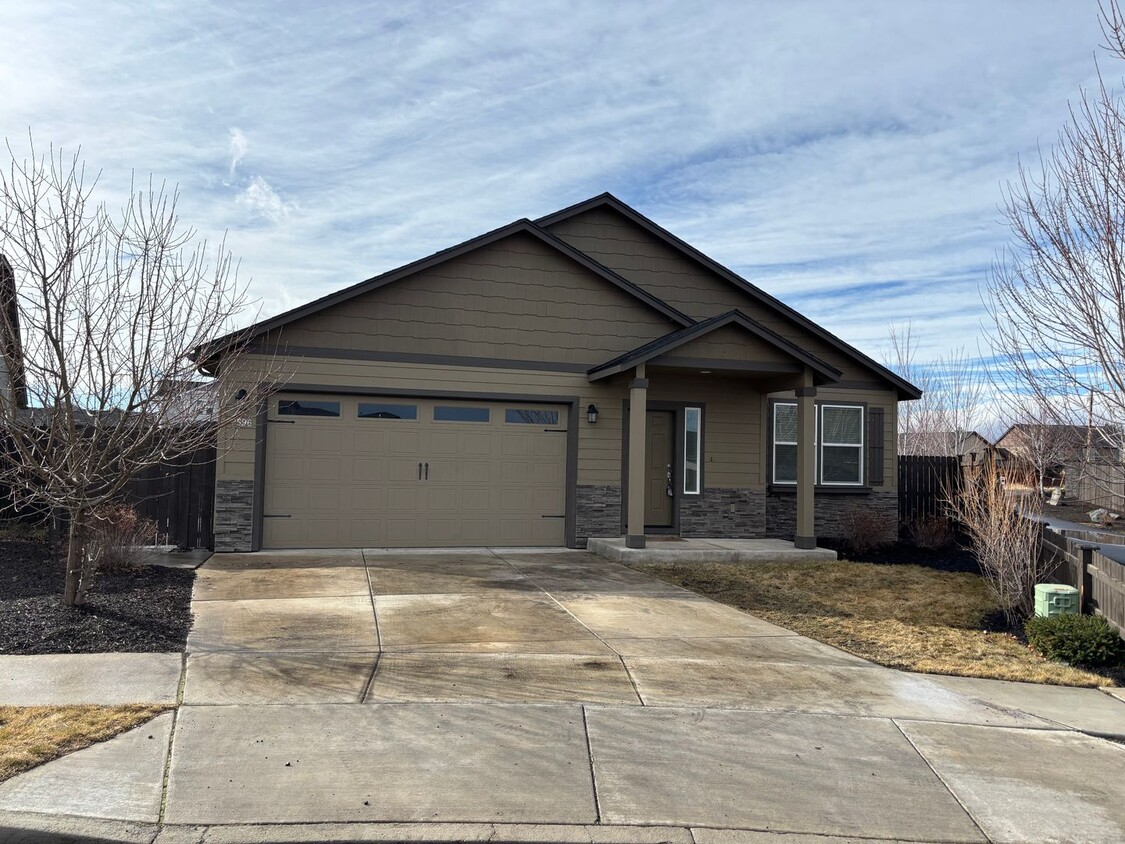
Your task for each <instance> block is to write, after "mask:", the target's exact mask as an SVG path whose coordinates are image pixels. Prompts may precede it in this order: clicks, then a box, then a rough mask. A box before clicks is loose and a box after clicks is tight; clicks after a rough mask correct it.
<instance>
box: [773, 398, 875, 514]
mask: <svg viewBox="0 0 1125 844" xmlns="http://www.w3.org/2000/svg"><path fill="white" fill-rule="evenodd" d="M777 404H794V405H795V404H797V399H796V398H776V397H775V398H771V399H770V400H769V403H768V405H767V408H766V486H767V488H769V489H771V490H772V488H773V487H777V488H778V491H781V490H784V489H792V490H795V489H796V488H797V482H796V481H775V480H774V475H773V446H774V441H773V408H774V405H777ZM824 405H830V406H832V407H859V408H862V409H863V420H862V422H861V423H860V433H861V435H862V437H863V446H862V448H861V450H860V455H859V469H860V473H861V475H860V482H859V483H858V484H849V483H828V484H826V483H822V482H821V475H820V471H821V464H822V463H823V461H822V460H821V459H820V449H821V447H822V446H823V443H822V442H821V436H820V409H821V408H822V407H823V406H824ZM813 406H814V407H815V408H816V448H815V449H814V451H815V454H816V487H815V489H816V491H817V492H818V493H819V492H821V491H824V492H830V491H832V490H844V491H850V490H856V491H858V492H860V493H862V492H863V491H864V490H868V491H870V490H871V489H872V487H870V486H869V485H868V483H867V459H868V451H869V449H868V443H867V428H866V426H867V419H868V402H865V401H847V400H845V399H817V400H815V401H814V402H813ZM798 436H799V434H798Z"/></svg>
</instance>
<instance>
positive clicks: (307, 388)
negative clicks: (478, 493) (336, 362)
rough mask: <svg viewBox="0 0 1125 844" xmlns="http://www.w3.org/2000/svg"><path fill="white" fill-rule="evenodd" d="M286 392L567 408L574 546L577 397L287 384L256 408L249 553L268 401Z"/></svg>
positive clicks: (569, 543) (258, 517) (260, 509)
mask: <svg viewBox="0 0 1125 844" xmlns="http://www.w3.org/2000/svg"><path fill="white" fill-rule="evenodd" d="M285 393H333V394H336V395H346V396H391V397H401V398H419V399H457V400H461V399H467V400H475V401H491V402H524V403H527V404H557V405H562V406H565V407H566V409H567V431H566V481H565V483H566V490H565V499H566V524H565V528H564V532H563V536H564V542H565V543H566V547H568V548H575V547H577V544H578V542H577V535H578V531H577V527H578V526H577V519H576V514H577V511H578V425H579V417H578V408H579V403H580V401H581V398H580V397H579V396H552V395H538V394H534V395H529V394H526V393H501V392H495V393H493V392H473V391H467V390H416V389H404V388H401V387H398V388H395V387H375V386H368V387H355V386H350V387H347V386H340V385H338V384H286V385H285V386H284V387H282V388H280V389H278V390H277V391H276V392H274V393H272V394H270V395H269V396H266V397H265V398H264V399H262V402H261V404H260V406H259V407H258V418H257V424H256V425H255V432H256V437H255V443H254V501H253V525H252V526H251V531H252V544H251V550H253V551H260V550H262V534H263V522H264V521H265V518H264V517H265V509H264V508H265V495H266V438H267V436H268V432H269V425H268V424H267V423H268V418H269V407H270V402H271V401H274V400H276V399H277V397H278V396H280V395H284V394H285Z"/></svg>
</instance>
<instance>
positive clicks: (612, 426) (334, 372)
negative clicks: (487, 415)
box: [218, 357, 627, 484]
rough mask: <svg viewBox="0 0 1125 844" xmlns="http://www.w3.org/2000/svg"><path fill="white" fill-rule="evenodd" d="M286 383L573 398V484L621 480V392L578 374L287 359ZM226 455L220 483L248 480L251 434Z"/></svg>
mask: <svg viewBox="0 0 1125 844" xmlns="http://www.w3.org/2000/svg"><path fill="white" fill-rule="evenodd" d="M285 372H286V376H287V383H289V384H294V385H297V384H305V385H313V384H315V385H327V386H334V387H341V388H361V389H363V390H364V391H365V392H367V391H369V392H370V393H371V394H372V395H377V394H379V392H380V390H417V391H422V392H438V393H465V392H469V393H504V394H514V395H531V396H559V397H560V398H570V397H572V396H578V397H579V399H580V402H579V403H580V406H579V423H578V425H579V436H578V483H580V484H618V483H620V482H621V464H620V460H621V418H622V408H623V400H624V397H625V395H626V392H627V390H626V388H625V387H624V386H623V385H602V384H590V383H588V382H587V380H586V376H584V375H582V374H580V373H560V372H539V371H528V370H515V369H488V368H478V367H442V366H433V365H428V364H399V363H384V362H376V361H360V360H337V359H326V358H313V357H302V358H290V359H288V360H287V362H286V364H285ZM224 377H225V379H226V380H227V381H228V382H229V384H228V386H225V387H224V389H231V390H233V389H237V383H238V376H237V372H236V371H230V372H228V373H226V374H225V376H224ZM589 404H596V405H597V406H598V411H599V413H598V422H597V424H595V425H590V424H589V423H588V422H586V406H587V405H589ZM228 437H229V438H228V439H227V440H226V441H224V442H225V444H227V445H228V451H227V452H226V453H225V454H224V455H223V456H222V457H221V458H220V461H219V471H218V477H219V479H238V480H249V479H252V478H253V466H254V431H253V429H252V428H251V429H237V428H236V429H231V434H229V435H228Z"/></svg>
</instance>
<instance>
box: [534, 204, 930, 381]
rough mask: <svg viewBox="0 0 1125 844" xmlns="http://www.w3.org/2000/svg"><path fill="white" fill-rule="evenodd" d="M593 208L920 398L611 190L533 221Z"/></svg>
mask: <svg viewBox="0 0 1125 844" xmlns="http://www.w3.org/2000/svg"><path fill="white" fill-rule="evenodd" d="M595 208H612V209H613V210H614V211H616V212H617V213H618V214H620V215H622V216H623V217H625V218H626V219H628V220H629V221H631V222H633V223H635V224H636V225H638V226H640V227H641V228H642V229H644V230H646V231H647V232H649V233H650V234H652V235H653V236H655V237H656V238H658V239H659V240H662V241H663V242H664V243H665V244H667V245H668V246H671V247H672V248H673V249H676V250H678V251H679V252H681V253H682V254H684V255H686V256H687V257H688V258H690V259H691V260H693V261H695V262H696V263H697V264H699V265H701V266H702V267H704V268H705V269H707V270H710V271H711V272H713V273H714V274H715V275H717V276H719V277H720V278H722V279H723V280H724V281H726V282H728V283H729V284H732V285H734V286H735V287H737V288H738V289H739V290H741V291H743V292H744V293H746V294H748V295H749V296H751V297H753V298H754V299H756V300H757V301H759V302H761V303H762V304H763V305H766V306H767V307H769V308H772V309H774V310H776V311H778V312H780V313H781V314H783V315H784V316H786V317H788V318H789V319H790V320H792V321H793V322H795V323H797V324H798V325H800V326H801V327H802V328H804V329H805V330H807V331H809V332H810V333H812V334H814V335H816V336H817V337H819V338H820V339H822V340H824V341H825V342H826V343H828V344H829V345H831V346H833V347H834V348H836V349H837V350H839V351H840V352H841V353H843V354H845V355H847V356H848V357H850V358H852V359H853V360H855V361H857V362H858V363H860V364H861V365H863V366H864V367H866V368H868V369H871V370H874V371H875V372H876V373H877V374H878V375H880V376H881V377H882V378H884V379H885V380H887V381H889V382H890V383H891V384H892V385H894V387H895V389H897V390H898V392H899V396H900V398H910V399H917V398H921V397H922V391H921V390H919V389H918V388H917V387H915V386H914V385H913V384H911V383H910V382H909V381H907V380H906V379H905V378H901V377H899V376H898V375H896V374H895V373H894V372H892V371H891V370H889V369H887V367H885V366H883V365H882V364H880V363H878V362H876V361H875V360H873V359H872V358H870V357H868V356H867V355H865V354H864V353H863V352H861V351H859V349H857V348H855V347H854V346H851V345H849V344H848V343H845V342H844V341H843V340H841V339H840V338H839V337H837V336H836V335H834V334H832V333H831V332H829V331H827V330H825V329H824V328H821V327H820V326H819V325H817V324H816V323H815V322H813V321H812V320H810V319H809V318H808V317H805V316H802V315H801V314H799V313H798V312H797V311H795V310H793V309H792V308H790V307H789V306H788V305H786V304H785V303H783V302H782V301H780V300H779V299H775V298H774V297H773V296H770V295H769V294H768V293H766V292H765V291H763V290H760V289H759V288H757V287H755V286H754V285H753V284H751V283H750V282H748V281H747V280H746V279H744V278H742V277H741V276H740V275H738V274H737V273H735V272H733V271H732V270H729V269H727V268H726V267H724V266H723V265H722V264H720V263H719V262H718V261H715V260H714V259H712V258H709V257H708V256H706V255H704V254H703V253H702V252H700V251H699V250H698V249H696V248H695V247H694V246H692V245H691V244H689V243H687V242H685V241H683V240H680V238H678V237H676V236H675V235H674V234H672V233H671V232H670V231H668V230H667V229H665V228H664V227H663V226H660V225H658V224H657V223H654V222H653V221H652V220H650V219H649V218H648V217H646V216H644V215H643V214H641V213H640V212H639V211H637V210H635V209H633V208H631V207H629V206H628V205H626V204H625V203H624V202H622V201H621V200H620V199H618V198H617V197H615V196H614V195H613V194H611V193H603V194H600V195H598V196H595V197H592V198H590V199H587V200H584V201H582V202H579V203H577V204H575V205H571V206H570V207H569V208H564V209H562V210H561V211H555V212H554V213H552V214H548V215H546V216H545V217H540V218H539V219H538V220H536V221H535V222H536V224H537V225H540V226H550V225H553V224H554V223H558V222H561V221H563V220H567V219H569V218H571V217H575V216H577V215H578V214H582V213H584V212H586V211H591V210H593V209H595Z"/></svg>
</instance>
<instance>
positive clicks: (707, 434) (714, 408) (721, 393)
mask: <svg viewBox="0 0 1125 844" xmlns="http://www.w3.org/2000/svg"><path fill="white" fill-rule="evenodd" d="M649 382H650V387H649V399H650V400H651V401H676V402H684V403H687V404H691V403H693V402H697V403H699V404H701V405H705V407H706V409H705V412H704V419H703V449H704V455H703V460H704V464H703V483H704V487H705V488H712V489H713V488H717V487H725V488H737V489H745V488H749V487H755V486H757V485H758V475H759V474H760V462H761V447H760V442H761V422H760V416H761V414H760V407H761V404H762V395H761V393H758V392H756V391H755V390H754V389H753V386H752V385H751V384H750V383H749V382H747V381H744V380H739V379H734V378H729V379H728V378H722V377H713V376H707V377H693V376H682V375H671V374H662V373H660V372H659V371H655V372H650V373H649Z"/></svg>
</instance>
